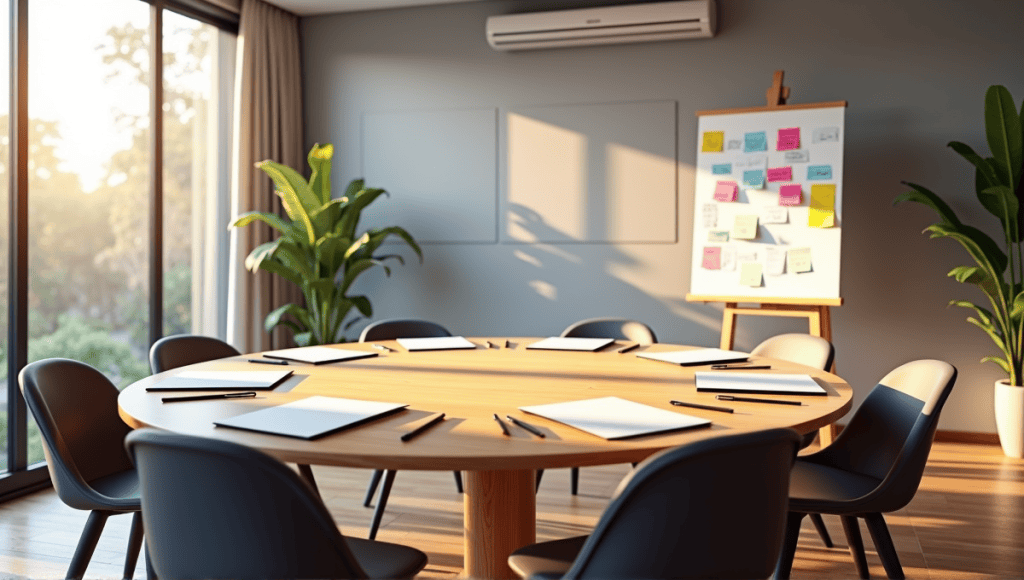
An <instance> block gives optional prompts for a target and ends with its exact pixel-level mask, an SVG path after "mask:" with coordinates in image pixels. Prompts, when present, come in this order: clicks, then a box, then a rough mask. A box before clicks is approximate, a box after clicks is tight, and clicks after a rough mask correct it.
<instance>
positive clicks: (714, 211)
mask: <svg viewBox="0 0 1024 580" xmlns="http://www.w3.org/2000/svg"><path fill="white" fill-rule="evenodd" d="M701 218H702V219H703V222H704V227H706V228H713V227H716V226H718V206H717V205H715V204H713V203H705V204H704V206H703V207H702V208H701Z"/></svg>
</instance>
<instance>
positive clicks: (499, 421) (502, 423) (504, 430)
mask: <svg viewBox="0 0 1024 580" xmlns="http://www.w3.org/2000/svg"><path fill="white" fill-rule="evenodd" d="M494 420H495V421H497V422H498V425H501V432H502V433H504V434H505V437H511V436H512V434H511V433H509V432H508V427H506V426H505V422H504V421H502V420H501V417H499V416H498V414H497V413H495V414H494Z"/></svg>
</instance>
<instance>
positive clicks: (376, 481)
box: [363, 469, 384, 507]
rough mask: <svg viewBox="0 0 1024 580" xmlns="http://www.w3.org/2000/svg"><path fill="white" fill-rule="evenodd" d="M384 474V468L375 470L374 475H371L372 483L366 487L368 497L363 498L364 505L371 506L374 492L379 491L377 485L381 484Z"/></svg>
mask: <svg viewBox="0 0 1024 580" xmlns="http://www.w3.org/2000/svg"><path fill="white" fill-rule="evenodd" d="M382 475H384V470H383V469H374V470H373V476H372V477H370V485H369V486H368V487H367V488H366V497H365V498H363V507H370V503H372V502H373V494H374V493H376V492H377V485H379V484H380V478H381V476H382Z"/></svg>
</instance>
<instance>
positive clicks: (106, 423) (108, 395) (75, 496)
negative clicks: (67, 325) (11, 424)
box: [18, 358, 138, 510]
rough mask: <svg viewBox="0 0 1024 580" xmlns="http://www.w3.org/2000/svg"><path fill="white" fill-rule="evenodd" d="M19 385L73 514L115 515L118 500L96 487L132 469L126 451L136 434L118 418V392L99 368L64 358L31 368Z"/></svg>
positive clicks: (52, 472)
mask: <svg viewBox="0 0 1024 580" xmlns="http://www.w3.org/2000/svg"><path fill="white" fill-rule="evenodd" d="M18 382H19V384H20V385H21V392H22V394H23V395H24V397H25V403H26V404H27V405H28V408H29V411H30V412H31V413H32V416H33V417H34V418H35V420H36V424H37V425H39V431H40V433H41V434H42V438H43V452H44V453H45V455H46V465H47V467H48V469H49V470H50V479H51V480H52V481H53V486H54V488H56V490H57V495H59V496H60V498H61V500H62V501H63V502H64V503H66V504H67V505H69V506H71V507H73V508H77V509H84V510H92V509H110V507H111V503H112V502H113V500H111V499H110V498H106V497H101V496H100V495H99V492H97V490H96V489H94V488H93V487H92V485H90V482H93V481H96V480H99V479H102V478H105V477H108V476H112V475H114V474H117V473H119V472H124V471H126V470H131V469H132V463H131V459H129V458H128V454H127V453H125V451H124V438H125V435H127V434H128V432H129V431H130V429H129V428H128V426H127V425H125V424H124V422H123V421H121V417H119V416H118V414H117V396H118V394H119V393H118V390H117V387H115V386H114V384H113V383H111V382H110V380H109V379H107V377H105V376H103V374H102V373H101V372H99V371H98V370H96V369H94V368H93V367H91V366H89V365H87V364H85V363H82V362H78V361H74V360H69V359H60V358H51V359H45V360H41V361H37V362H34V363H30V364H28V365H26V366H25V368H23V369H22V370H21V373H20V374H19V375H18ZM114 503H116V502H114ZM135 503H136V504H137V503H138V502H137V500H136V502H135ZM136 509H137V508H136Z"/></svg>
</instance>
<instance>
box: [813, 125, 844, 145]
mask: <svg viewBox="0 0 1024 580" xmlns="http://www.w3.org/2000/svg"><path fill="white" fill-rule="evenodd" d="M838 142H839V127H819V128H817V129H815V130H814V131H812V132H811V143H838Z"/></svg>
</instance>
